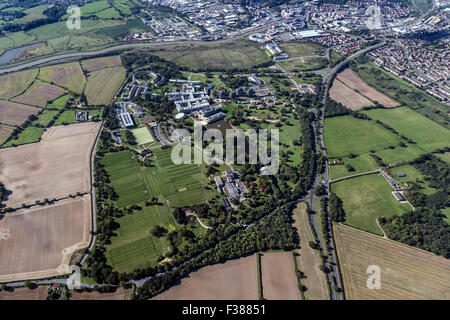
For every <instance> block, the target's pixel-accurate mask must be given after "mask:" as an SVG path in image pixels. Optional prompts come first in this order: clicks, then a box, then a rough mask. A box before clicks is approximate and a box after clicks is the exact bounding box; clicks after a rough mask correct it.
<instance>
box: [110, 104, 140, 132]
mask: <svg viewBox="0 0 450 320" xmlns="http://www.w3.org/2000/svg"><path fill="white" fill-rule="evenodd" d="M115 113H116V117H117V120H118V121H119V124H120V126H121V127H122V128H132V127H134V122H133V118H132V117H131V114H133V117H135V118H141V117H143V116H144V108H142V107H141V106H140V105H138V104H136V103H133V102H122V101H119V102H116V109H115Z"/></svg>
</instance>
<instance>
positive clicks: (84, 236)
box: [0, 196, 91, 282]
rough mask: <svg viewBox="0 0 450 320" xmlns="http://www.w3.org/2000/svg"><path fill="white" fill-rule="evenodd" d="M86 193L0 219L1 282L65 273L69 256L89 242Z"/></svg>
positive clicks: (88, 208) (89, 222)
mask: <svg viewBox="0 0 450 320" xmlns="http://www.w3.org/2000/svg"><path fill="white" fill-rule="evenodd" d="M90 228H91V217H90V198H89V196H84V197H77V198H75V199H65V200H61V201H58V202H57V203H56V204H53V205H48V206H36V207H32V208H30V209H23V210H20V211H18V212H16V213H12V214H8V215H7V216H6V217H5V218H4V219H2V220H1V221H0V231H1V233H2V237H1V238H0V250H1V252H2V259H1V260H0V282H6V281H16V280H24V279H39V278H45V277H51V276H56V275H60V274H65V273H67V271H68V270H67V267H68V265H69V261H70V256H71V255H72V253H73V252H75V251H76V250H79V249H81V248H84V247H86V246H87V245H88V244H89V238H90V232H89V231H90Z"/></svg>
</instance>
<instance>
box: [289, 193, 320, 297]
mask: <svg viewBox="0 0 450 320" xmlns="http://www.w3.org/2000/svg"><path fill="white" fill-rule="evenodd" d="M307 208H308V206H307V204H306V203H305V202H301V203H299V205H298V206H297V208H296V209H295V210H294V214H293V218H294V224H293V226H294V228H296V229H297V232H298V236H299V238H300V249H297V250H295V252H296V253H298V255H297V256H296V259H297V265H298V268H299V270H300V271H302V272H303V273H304V274H305V276H306V278H303V279H302V284H303V285H304V286H305V287H306V288H307V290H306V291H305V293H304V294H305V297H306V299H308V300H328V299H329V296H328V284H327V280H326V278H325V274H324V273H323V272H322V271H321V270H320V269H319V266H320V264H321V263H322V262H321V259H320V253H319V251H317V250H315V249H313V248H311V247H310V246H309V241H315V238H314V234H313V232H312V230H311V227H310V225H309V217H308V213H307V212H306V209H307ZM291 259H292V257H291Z"/></svg>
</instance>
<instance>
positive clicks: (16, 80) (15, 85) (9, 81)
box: [0, 69, 39, 99]
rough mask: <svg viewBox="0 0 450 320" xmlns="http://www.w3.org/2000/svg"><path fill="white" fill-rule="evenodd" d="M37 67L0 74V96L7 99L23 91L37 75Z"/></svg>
mask: <svg viewBox="0 0 450 320" xmlns="http://www.w3.org/2000/svg"><path fill="white" fill-rule="evenodd" d="M38 72H39V69H31V70H25V71H19V72H14V73H10V74H6V75H4V76H0V84H1V85H0V97H1V98H5V99H9V98H12V97H14V96H17V95H19V94H21V93H22V92H24V91H25V90H26V89H27V88H28V87H29V86H30V85H31V84H32V83H33V81H34V79H35V78H36V77H37V75H38Z"/></svg>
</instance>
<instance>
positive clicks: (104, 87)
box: [84, 67, 126, 105]
mask: <svg viewBox="0 0 450 320" xmlns="http://www.w3.org/2000/svg"><path fill="white" fill-rule="evenodd" d="M125 76H126V72H125V69H124V68H122V67H112V68H105V69H101V70H98V71H94V72H91V73H90V74H89V76H88V82H87V84H86V89H85V91H84V93H85V94H86V98H87V100H88V103H89V104H93V105H100V104H105V105H107V104H109V103H110V102H111V99H112V98H113V96H114V94H115V93H116V92H117V90H119V88H120V86H121V85H122V83H123V82H124V81H125Z"/></svg>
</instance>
